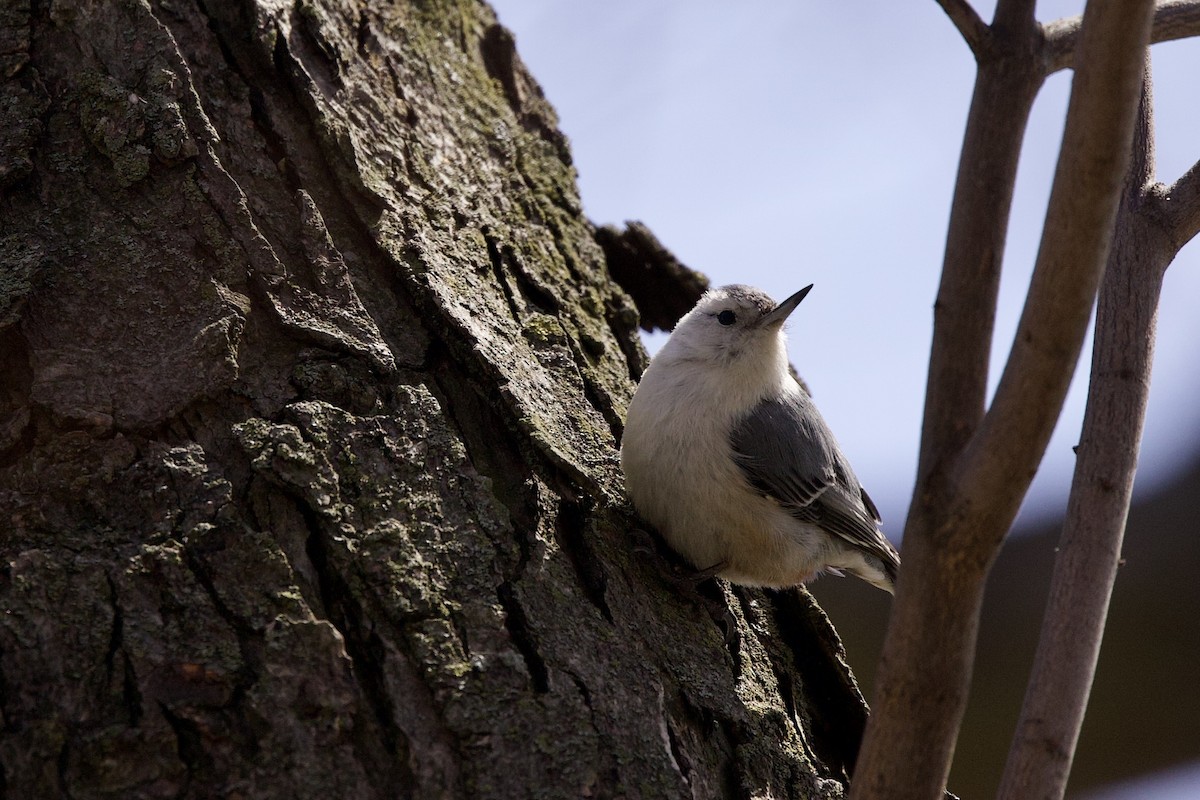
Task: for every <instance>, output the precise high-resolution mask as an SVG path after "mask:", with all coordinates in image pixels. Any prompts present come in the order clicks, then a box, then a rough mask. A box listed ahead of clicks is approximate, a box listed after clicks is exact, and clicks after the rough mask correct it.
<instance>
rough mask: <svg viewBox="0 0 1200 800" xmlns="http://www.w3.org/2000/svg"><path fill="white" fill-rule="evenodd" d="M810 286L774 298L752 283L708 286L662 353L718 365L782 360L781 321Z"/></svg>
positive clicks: (682, 320)
mask: <svg viewBox="0 0 1200 800" xmlns="http://www.w3.org/2000/svg"><path fill="white" fill-rule="evenodd" d="M809 289H812V285H811V284H810V285H808V286H805V287H804V288H803V289H801V290H800V291H798V292H796V293H795V294H794V295H792V296H791V297H789V298H788V299H786V300H784V301H783V302H782V303H776V302H775V301H774V300H772V299H771V298H770V297H769V296H768V295H767V294H766V292H763V291H761V290H759V289H755V288H753V287H750V286H741V285H734V286H722V287H720V288H717V289H710V290H709V291H707V292H705V293H704V296H703V297H701V298H700V302H698V303H696V307H695V308H693V309H692V310H691V311H689V312H688V313H687V314H685V315H684V317H683V318H682V319H681V320H679V324H678V325H676V326H675V330H674V331H673V332H672V333H671V339H670V341H669V342H668V343H667V344H666V345H665V346H664V348H663V351H664V354H669V356H670V357H673V358H676V359H680V360H686V361H688V362H693V363H696V362H699V363H709V364H711V365H712V366H714V367H729V366H733V365H735V364H744V365H745V366H752V364H751V363H748V362H755V361H759V360H761V359H764V358H765V359H770V360H771V361H772V362H775V361H777V360H778V359H779V358H783V359H784V364H785V366H786V350H785V346H784V338H783V334H782V331H783V323H784V321H785V320H786V319H787V318H788V315H789V314H791V313H792V312H793V311H795V310H796V306H798V305H800V301H801V300H803V299H804V296H805V295H807V294H808V291H809Z"/></svg>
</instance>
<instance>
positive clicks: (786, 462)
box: [730, 392, 899, 578]
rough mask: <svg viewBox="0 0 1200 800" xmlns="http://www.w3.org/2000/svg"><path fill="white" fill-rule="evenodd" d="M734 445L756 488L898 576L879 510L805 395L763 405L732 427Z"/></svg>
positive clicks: (743, 468) (789, 396)
mask: <svg viewBox="0 0 1200 800" xmlns="http://www.w3.org/2000/svg"><path fill="white" fill-rule="evenodd" d="M730 444H731V445H732V446H733V454H734V459H735V460H736V461H737V464H738V466H739V467H741V469H742V471H743V473H745V475H746V478H747V479H748V480H749V481H750V483H751V484H753V485H754V487H755V488H757V489H758V490H759V491H761V492H763V494H765V495H767V496H769V497H772V498H774V499H775V500H777V501H778V502H779V504H780V505H782V506H783V507H784V508H786V509H787V510H788V511H789V512H790V513H791V514H792V516H794V517H796V518H797V519H799V520H801V521H803V522H810V523H812V524H814V525H817V526H818V527H820V528H822V529H824V530H826V531H828V532H829V533H832V534H834V535H836V536H839V537H841V538H842V539H844V540H846V541H847V542H849V543H850V544H852V545H854V546H855V547H858V548H861V549H862V550H864V551H866V552H867V553H868V554H870V555H872V556H874V557H875V558H877V559H879V560H880V562H882V563H883V565H884V568H885V570H886V571H887V572H888V573H889V574H891V575H892V577H893V578H894V577H895V573H896V570H897V568H898V567H899V561H898V560H897V558H896V554H895V551H894V550H893V549H892V547H891V545H890V544H888V542H887V540H886V539H885V538H884V537H883V534H882V533H880V531H879V521H880V520H879V511H878V510H876V508H875V504H874V503H873V502H871V498H870V497H868V496H867V493H866V492H865V491H864V490H863V488H862V486H860V485H859V483H858V478H856V477H855V476H854V472H853V471H852V470H851V469H850V465H849V464H848V463H847V461H846V458H845V456H843V455H842V452H841V450H840V449H839V448H838V445H837V441H836V440H835V439H834V438H833V434H832V433H831V432H830V430H829V427H828V426H827V425H826V424H825V420H823V419H822V418H821V415H820V413H819V412H818V411H817V409H816V406H815V405H813V402H812V401H811V400H810V399H809V398H808V396H807V395H806V394H804V393H803V392H796V393H793V394H790V395H787V396H784V397H781V398H778V399H775V400H764V401H762V402H761V403H759V404H758V405H757V406H755V407H754V409H753V410H751V411H750V413H749V414H747V415H746V417H745V418H743V419H742V420H740V421H739V422H738V423H737V424H736V425H735V426H734V428H733V431H732V432H731V434H730Z"/></svg>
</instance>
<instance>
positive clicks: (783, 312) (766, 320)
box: [761, 283, 813, 327]
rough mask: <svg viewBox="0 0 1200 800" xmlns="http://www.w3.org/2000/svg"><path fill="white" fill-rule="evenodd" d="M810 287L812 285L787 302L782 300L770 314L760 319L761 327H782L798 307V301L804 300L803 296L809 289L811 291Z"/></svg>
mask: <svg viewBox="0 0 1200 800" xmlns="http://www.w3.org/2000/svg"><path fill="white" fill-rule="evenodd" d="M812 287H813V285H812V284H811V283H810V284H809V285H808V286H805V287H804V288H803V289H801V290H800V291H798V292H796V293H795V294H794V295H792V296H791V297H789V298H788V299H787V300H784V301H783V302H782V303H780V304H779V305H777V306H775V308H773V309H771V311H770V313H768V314H767V315H766V316H765V317H763V318H762V322H761V324H762V326H763V327H769V326H772V325H774V326H776V327H778V326H779V325H782V324H783V321H784V320H785V319H787V318H788V315H789V314H791V313H792V312H793V311H795V310H796V306H798V305H800V301H801V300H803V299H804V296H805V295H807V294H808V291H809V289H812Z"/></svg>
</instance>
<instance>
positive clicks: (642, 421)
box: [621, 284, 900, 594]
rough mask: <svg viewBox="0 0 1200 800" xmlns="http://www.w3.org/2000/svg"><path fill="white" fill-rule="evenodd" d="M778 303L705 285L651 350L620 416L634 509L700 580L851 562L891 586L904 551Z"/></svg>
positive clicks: (792, 572)
mask: <svg viewBox="0 0 1200 800" xmlns="http://www.w3.org/2000/svg"><path fill="white" fill-rule="evenodd" d="M811 289H812V285H811V284H810V285H809V286H806V287H805V288H803V289H801V290H800V291H798V292H796V293H795V294H793V295H792V296H790V297H788V298H787V299H786V300H784V301H783V302H782V303H778V304H777V303H775V302H774V301H773V300H772V299H771V297H770V296H769V295H767V294H766V293H765V292H763V291H761V290H759V289H756V288H753V287H750V286H743V285H731V286H722V287H720V288H716V289H710V290H709V291H707V292H705V293H704V295H703V296H702V297H701V298H700V300H699V301H698V302H697V303H696V305H695V307H694V308H693V309H692V310H691V311H689V312H688V313H687V314H685V315H684V316H683V317H682V318H681V319H680V320H679V322H678V324H677V325H676V326H675V329H674V330H673V331H672V333H671V335H670V337H669V338H668V340H667V342H666V343H665V344H664V345H663V347H662V348H661V350H659V352H658V353H657V354H655V355H654V357H653V358H652V359H651V360H650V364H649V365H648V366H647V368H646V371H645V373H644V374H643V375H642V378H641V380H640V382H639V383H638V386H637V389H636V391H635V392H634V396H633V398H632V399H631V400H630V403H629V409H628V412H627V415H626V423H625V429H624V433H623V435H622V439H621V468H622V471H623V472H624V475H625V484H626V491H627V493H628V495H629V497H630V499H631V500H632V501H633V505H634V508H635V509H636V510H637V512H638V513H639V514H640V515H641V516H642V518H643V519H645V520H646V521H647V522H649V523H651V524H652V525H653V526H654V527H655V528H656V529H657V530H658V532H659V533H660V534H661V535H662V536H663V538H664V539H665V540H666V542H667V544H668V545H669V546H670V547H671V548H672V549H673V550H674V551H675V552H677V553H679V554H680V555H681V556H683V557H684V558H685V559H686V560H687V561H688V562H690V563H691V564H692V566H694V567H695V568H696V569H697V570H698V571H699V572H698V574H699V575H701V576H703V577H707V576H711V575H718V576H720V577H722V578H725V579H727V580H729V581H730V582H732V583H736V584H741V585H745V586H758V587H769V588H775V589H783V588H787V587H792V586H795V585H797V584H801V583H804V582H806V581H808V580H810V579H812V578H813V577H815V576H817V575H819V574H822V573H833V574H839V575H840V574H843V573H849V574H851V575H854V576H856V577H859V578H862V579H863V580H865V581H866V582H868V583H870V584H872V585H873V586H876V587H878V588H880V589H883V590H884V591H886V592H889V593H892V594H894V593H895V584H896V577H897V574H898V572H899V569H900V557H899V555H898V554H897V552H896V550H895V548H894V547H892V545H891V543H890V542H889V541H888V540H887V538H886V537H885V536H884V534H883V532H882V530H881V528H880V525H881V520H880V516H879V511H878V509H877V508H876V507H875V504H874V503H873V502H872V501H871V498H870V496H868V495H867V493H866V491H865V490H864V489H863V488H862V485H861V484H860V483H859V481H858V478H857V477H856V476H855V474H854V471H853V470H852V469H851V468H850V463H849V461H847V459H846V456H845V455H844V454H843V452H842V449H841V448H840V447H839V446H838V443H837V440H836V439H835V438H834V436H833V432H832V431H831V430H830V429H829V426H828V425H827V424H826V423H825V420H824V419H823V418H822V417H821V413H820V412H819V411H818V410H817V407H816V405H815V404H814V403H813V400H812V398H811V397H810V396H809V394H808V392H807V391H806V390H805V388H804V387H802V386H801V384H800V382H799V381H798V380H797V379H796V377H795V376H794V374H793V373H792V371H791V369H790V362H789V360H788V353H787V339H786V335H785V333H784V330H783V327H784V322H785V321H786V320H787V319H788V317H789V315H790V314H791V313H792V312H793V311H795V309H796V307H797V306H799V305H800V302H801V301H802V300H803V299H804V298H805V296H806V295H807V294H808V293H809V291H810V290H811Z"/></svg>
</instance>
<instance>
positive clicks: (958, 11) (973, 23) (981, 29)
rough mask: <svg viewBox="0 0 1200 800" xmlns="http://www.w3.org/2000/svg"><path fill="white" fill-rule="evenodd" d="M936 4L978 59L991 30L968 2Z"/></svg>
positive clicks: (953, 0)
mask: <svg viewBox="0 0 1200 800" xmlns="http://www.w3.org/2000/svg"><path fill="white" fill-rule="evenodd" d="M937 4H938V5H939V6H941V7H942V11H945V12H946V16H947V17H949V18H950V21H951V22H953V23H954V27H955V28H958V32H959V33H960V34H962V37H963V40H964V41H966V43H967V46H968V47H970V48H971V52H972V53H974V54H975V58H979V57H980V55H981V54H982V52H983V50H984V49H985V48H986V47H987V45H988V42H989V40H990V38H991V30H990V29H989V28H988V26H987V23H986V22H984V21H983V20H982V19H981V18H980V16H979V13H978V12H977V11H975V9H974V7H972V5H971V4H970V2H968V0H937Z"/></svg>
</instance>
